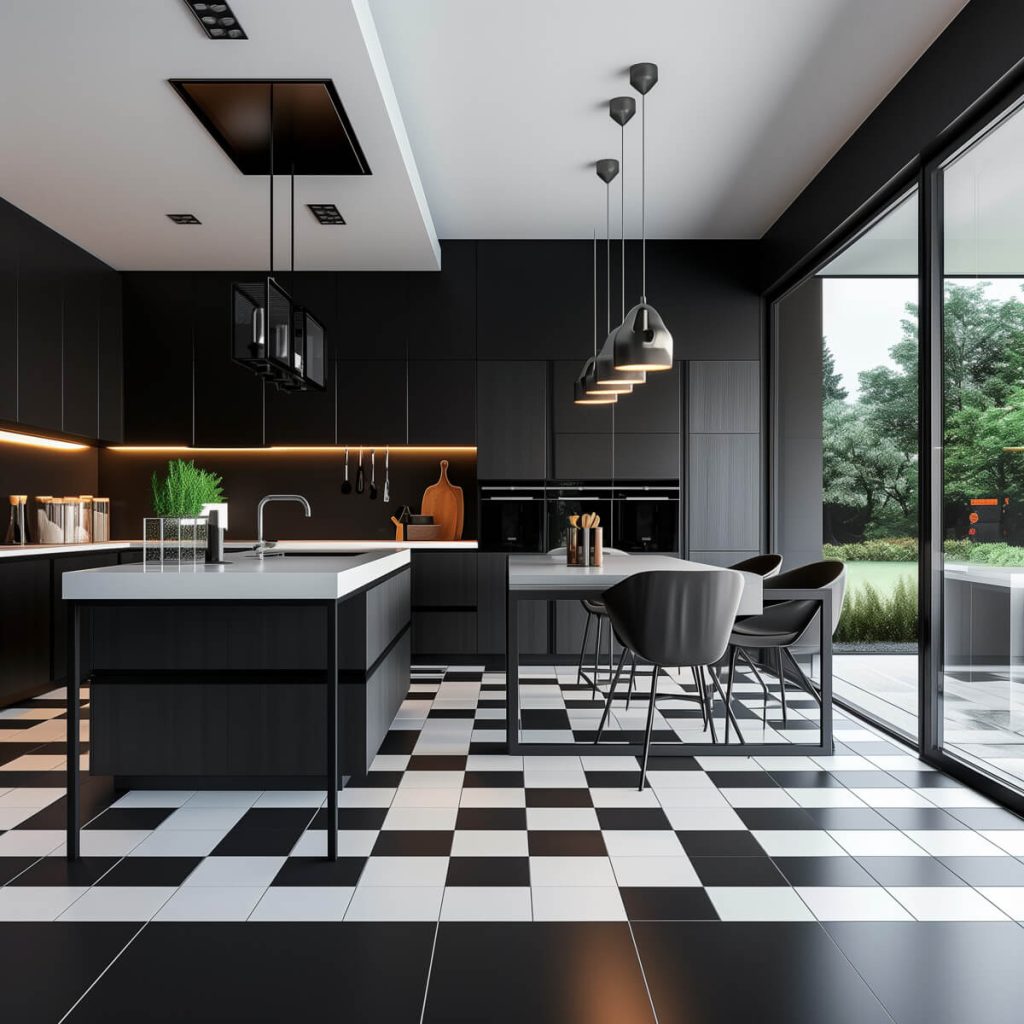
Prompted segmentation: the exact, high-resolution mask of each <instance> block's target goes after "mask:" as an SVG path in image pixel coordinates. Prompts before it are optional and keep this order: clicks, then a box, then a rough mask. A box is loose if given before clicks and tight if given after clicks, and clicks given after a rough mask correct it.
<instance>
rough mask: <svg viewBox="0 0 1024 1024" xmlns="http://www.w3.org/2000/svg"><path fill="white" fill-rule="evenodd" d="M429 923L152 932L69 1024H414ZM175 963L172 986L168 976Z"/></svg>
mask: <svg viewBox="0 0 1024 1024" xmlns="http://www.w3.org/2000/svg"><path fill="white" fill-rule="evenodd" d="M434 930H435V926H434V925H433V924H428V923H403V924H377V923H372V924H371V923H366V924H363V923H358V924H357V923H339V924H333V923H302V924H298V923H291V922H289V923H273V924H270V923H265V924H256V923H248V922H242V923H237V924H236V923H230V924H229V923H211V924H171V923H166V924H150V925H148V926H147V927H146V928H145V929H144V930H143V932H142V934H141V935H139V937H138V938H137V939H136V940H135V941H134V942H133V943H132V944H131V945H130V946H129V947H128V948H127V949H126V950H125V952H124V954H123V955H122V956H121V957H120V958H119V959H118V961H117V962H116V963H115V964H114V965H113V966H112V967H111V969H110V970H109V971H108V972H107V973H106V974H105V975H104V976H103V977H102V978H101V979H100V981H99V983H98V984H97V985H96V986H95V988H93V989H92V991H91V992H90V993H89V994H88V995H87V996H86V997H85V999H84V1000H83V1001H82V1003H81V1005H80V1006H79V1007H78V1009H76V1010H75V1012H74V1013H73V1014H72V1015H71V1016H70V1017H69V1018H68V1024H90V1022H97V1024H100V1022H102V1024H139V1022H140V1021H142V1020H145V1021H146V1024H170V1022H173V1024H180V1022H182V1021H191V1022H195V1024H207V1022H209V1024H213V1022H216V1024H243V1022H244V1024H271V1022H273V1024H280V1022H282V1021H295V1020H336V1019H339V1016H338V1015H339V1013H340V1014H341V1015H342V1017H343V1018H344V1019H346V1020H351V1021H371V1020H372V1021H381V1022H384V1021H388V1022H391V1021H394V1022H396V1024H405V1022H409V1024H414V1022H416V1021H418V1020H419V1015H420V1010H421V1007H422V1005H423V993H424V989H425V986H426V980H427V971H428V966H429V963H430V950H431V944H432V942H433V938H434ZM171 964H173V977H171V976H169V975H168V969H169V965H171Z"/></svg>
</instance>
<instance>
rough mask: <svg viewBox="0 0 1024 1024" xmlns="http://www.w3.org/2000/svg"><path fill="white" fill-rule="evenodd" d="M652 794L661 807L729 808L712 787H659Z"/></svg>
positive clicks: (726, 801) (718, 790)
mask: <svg viewBox="0 0 1024 1024" xmlns="http://www.w3.org/2000/svg"><path fill="white" fill-rule="evenodd" d="M654 793H655V795H656V796H657V798H658V801H659V803H660V804H661V806H662V807H726V808H728V806H729V801H728V800H726V799H725V797H724V796H722V791H721V790H720V789H717V788H715V787H714V786H694V787H693V788H692V789H682V788H678V789H666V788H662V787H660V786H659V787H657V788H656V789H655V790H654Z"/></svg>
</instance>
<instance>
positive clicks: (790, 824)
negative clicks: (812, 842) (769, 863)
mask: <svg viewBox="0 0 1024 1024" xmlns="http://www.w3.org/2000/svg"><path fill="white" fill-rule="evenodd" d="M734 810H735V811H736V813H737V814H738V815H739V818H740V821H742V822H743V824H744V825H746V826H747V828H749V829H751V830H753V831H758V830H761V829H785V830H787V831H789V830H794V829H820V828H821V826H820V825H819V824H818V823H817V822H816V821H815V820H814V819H813V818H812V817H811V816H810V815H809V814H808V813H807V812H806V811H805V810H804V809H803V808H802V807H736V808H734Z"/></svg>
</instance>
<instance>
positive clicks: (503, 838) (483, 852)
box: [452, 829, 529, 857]
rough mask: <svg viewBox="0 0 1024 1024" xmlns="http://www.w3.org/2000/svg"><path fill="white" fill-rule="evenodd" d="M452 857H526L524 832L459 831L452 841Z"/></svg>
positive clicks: (526, 841)
mask: <svg viewBox="0 0 1024 1024" xmlns="http://www.w3.org/2000/svg"><path fill="white" fill-rule="evenodd" d="M452 856H453V857H527V856H529V840H528V835H527V833H526V832H518V831H512V830H511V829H509V830H506V829H459V830H458V831H457V832H456V833H455V837H454V839H453V840H452Z"/></svg>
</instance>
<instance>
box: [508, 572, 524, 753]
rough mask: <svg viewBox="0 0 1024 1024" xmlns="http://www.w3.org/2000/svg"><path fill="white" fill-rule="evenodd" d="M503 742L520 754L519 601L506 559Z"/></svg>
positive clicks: (510, 750) (511, 751) (510, 749)
mask: <svg viewBox="0 0 1024 1024" xmlns="http://www.w3.org/2000/svg"><path fill="white" fill-rule="evenodd" d="M505 741H506V747H507V750H508V752H509V753H510V754H518V753H519V752H520V735H519V600H518V599H517V597H516V596H515V594H514V593H513V591H512V590H510V589H509V586H508V559H506V560H505Z"/></svg>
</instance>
